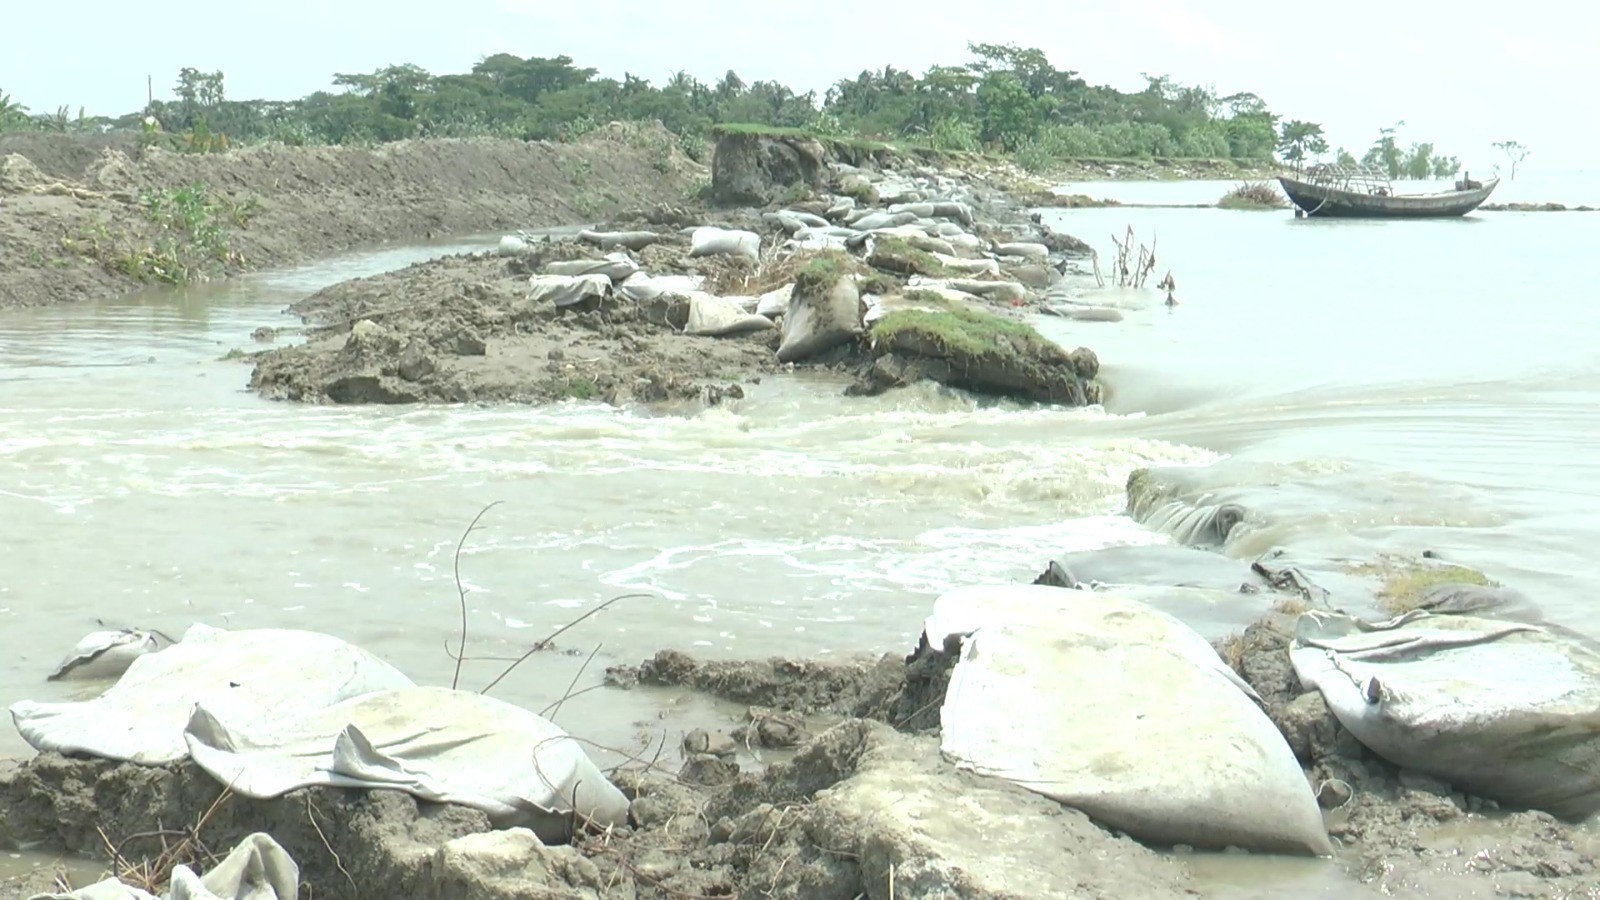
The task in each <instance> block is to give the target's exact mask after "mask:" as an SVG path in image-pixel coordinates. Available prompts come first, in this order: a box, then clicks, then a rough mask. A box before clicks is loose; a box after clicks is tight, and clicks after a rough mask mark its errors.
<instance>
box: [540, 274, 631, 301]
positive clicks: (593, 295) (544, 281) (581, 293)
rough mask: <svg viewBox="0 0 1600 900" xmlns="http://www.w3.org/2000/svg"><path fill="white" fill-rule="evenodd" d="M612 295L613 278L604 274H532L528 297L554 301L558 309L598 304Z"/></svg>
mask: <svg viewBox="0 0 1600 900" xmlns="http://www.w3.org/2000/svg"><path fill="white" fill-rule="evenodd" d="M610 296H611V279H609V278H607V277H606V276H604V275H532V276H529V278H528V299H530V300H532V301H533V302H535V303H553V304H555V306H556V308H557V309H567V308H569V307H574V306H598V305H599V304H601V303H604V302H605V300H606V298H608V297H610Z"/></svg>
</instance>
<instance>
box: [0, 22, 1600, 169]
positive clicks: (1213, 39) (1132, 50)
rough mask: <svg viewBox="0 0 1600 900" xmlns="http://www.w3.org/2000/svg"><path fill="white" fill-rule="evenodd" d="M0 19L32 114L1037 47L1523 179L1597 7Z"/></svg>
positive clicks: (2, 80) (771, 74) (823, 82)
mask: <svg viewBox="0 0 1600 900" xmlns="http://www.w3.org/2000/svg"><path fill="white" fill-rule="evenodd" d="M6 6H7V9H6V10H5V15H4V17H3V18H4V21H5V23H6V29H5V30H6V32H7V33H8V39H7V40H6V41H5V42H4V45H5V50H4V52H3V53H0V90H3V91H6V92H8V93H10V94H11V95H12V96H13V97H14V98H15V99H17V100H19V101H20V102H22V103H24V104H26V105H27V106H29V107H31V108H32V109H33V110H34V111H35V112H38V111H44V110H54V109H55V108H56V107H57V106H60V105H68V106H71V107H72V109H73V111H74V112H75V111H76V110H77V108H78V106H80V105H84V106H87V107H88V109H89V111H90V112H91V113H103V114H118V113H123V112H131V111H133V110H135V109H137V108H139V107H140V106H142V105H143V103H144V100H145V76H146V75H147V74H148V75H153V76H154V77H155V87H156V92H157V95H158V96H170V92H171V85H172V83H173V82H174V81H175V80H176V75H177V71H178V69H179V68H181V67H183V66H186V65H189V66H195V67H197V68H200V69H205V70H211V69H222V70H223V71H224V72H225V73H226V74H227V88H228V96H229V97H231V98H233V99H248V98H255V97H267V98H273V99H286V98H290V97H298V96H302V95H304V94H307V93H309V92H311V91H314V90H318V89H324V88H328V87H330V81H331V78H332V75H333V73H334V72H367V71H371V70H373V69H376V68H380V67H382V66H384V65H388V64H391V63H401V62H413V63H416V64H418V65H421V66H423V67H424V68H426V69H428V70H430V71H432V72H435V73H442V72H461V71H466V70H467V69H468V68H470V67H471V65H472V64H473V62H475V61H476V60H477V59H478V58H480V57H481V56H484V55H487V54H490V53H496V52H502V51H505V52H511V53H516V54H518V55H520V56H530V55H532V56H555V55H558V54H561V53H565V54H567V55H569V56H571V57H573V58H574V60H575V61H576V62H577V63H578V64H580V65H587V66H593V67H595V68H598V69H599V70H600V71H601V73H602V74H603V75H609V76H613V77H619V78H620V77H621V76H622V74H623V72H624V71H629V72H632V73H634V74H636V75H640V76H643V77H646V78H649V79H651V80H652V81H656V82H657V83H659V82H660V81H661V80H663V79H664V78H665V77H666V76H667V75H668V74H670V73H671V72H672V71H674V70H676V69H680V68H681V69H687V70H688V71H689V72H690V73H692V74H694V75H696V76H698V77H700V78H701V79H703V80H712V79H715V78H718V77H720V76H721V75H722V73H723V72H725V71H726V70H728V69H730V68H731V69H734V70H735V71H737V72H738V73H739V74H740V76H741V77H743V78H744V79H745V81H747V82H750V81H756V80H761V79H775V80H778V81H782V82H784V83H786V84H789V85H790V86H793V87H795V88H797V89H800V90H805V89H811V88H815V89H817V90H818V91H819V92H820V91H821V90H824V89H826V88H827V87H828V86H829V85H830V84H832V83H833V82H834V81H837V80H839V79H840V78H845V77H853V76H855V75H856V74H859V73H860V72H861V70H863V69H867V68H872V69H877V68H881V67H882V66H884V65H885V64H890V65H894V66H896V67H898V68H905V69H910V70H912V71H915V72H921V71H923V70H925V69H926V68H928V67H929V66H930V65H933V64H936V63H946V64H957V63H963V62H966V61H967V60H968V58H969V57H968V56H967V53H966V44H967V42H968V41H969V40H970V41H980V42H988V43H1008V42H1011V43H1017V44H1021V45H1022V46H1031V47H1039V48H1041V49H1043V50H1044V51H1045V52H1046V53H1048V54H1049V56H1050V59H1051V61H1052V62H1053V63H1054V64H1055V65H1056V66H1057V67H1058V68H1064V69H1075V70H1077V71H1078V72H1079V73H1081V75H1082V76H1083V77H1084V78H1086V79H1087V80H1089V81H1090V82H1091V83H1107V84H1111V85H1113V86H1116V87H1118V88H1121V89H1124V90H1128V89H1137V88H1139V87H1141V86H1142V85H1143V81H1142V80H1141V79H1140V77H1139V73H1140V72H1150V73H1151V74H1168V75H1171V76H1173V77H1174V78H1175V79H1177V80H1178V81H1181V82H1188V83H1196V82H1198V83H1209V84H1212V85H1214V86H1215V87H1216V89H1217V90H1218V91H1219V92H1220V93H1222V94H1228V93H1233V92H1236V91H1246V90H1248V91H1253V92H1255V93H1257V94H1259V95H1261V96H1262V97H1263V98H1264V99H1265V100H1266V101H1267V102H1268V104H1270V105H1271V107H1272V108H1273V110H1274V111H1276V112H1278V113H1279V114H1280V115H1283V116H1286V117H1290V118H1305V119H1311V120H1312V121H1319V122H1322V123H1323V125H1324V126H1325V127H1326V128H1327V130H1328V132H1329V135H1330V140H1331V142H1332V143H1333V144H1334V145H1335V146H1339V145H1344V146H1348V147H1349V148H1350V149H1352V150H1355V151H1357V155H1359V152H1360V150H1361V149H1363V148H1365V147H1366V146H1367V145H1368V144H1370V143H1371V141H1372V140H1373V139H1374V138H1375V137H1376V136H1377V129H1378V128H1379V127H1380V126H1385V125H1391V124H1393V123H1394V122H1396V121H1398V120H1401V119H1404V120H1405V122H1406V125H1405V127H1404V128H1403V129H1402V130H1401V133H1400V137H1401V140H1402V143H1405V142H1409V141H1410V140H1432V141H1433V142H1434V143H1435V145H1436V146H1437V147H1438V148H1439V150H1440V151H1442V152H1445V153H1451V154H1454V155H1456V156H1459V157H1460V158H1461V159H1462V161H1463V162H1464V163H1465V164H1466V166H1467V168H1468V169H1479V170H1482V171H1483V172H1484V173H1485V174H1487V170H1488V169H1489V167H1490V166H1491V165H1492V164H1493V163H1494V162H1495V161H1497V160H1498V159H1499V156H1498V154H1497V151H1495V150H1493V149H1492V148H1491V147H1490V146H1489V144H1490V142H1492V141H1495V140H1499V139H1505V138H1511V139H1516V140H1520V141H1522V142H1523V143H1524V144H1526V145H1529V146H1531V147H1532V148H1533V149H1534V154H1533V155H1532V156H1531V157H1530V158H1529V159H1528V161H1527V163H1525V164H1524V170H1528V171H1531V170H1535V169H1538V170H1543V171H1546V172H1551V171H1556V170H1566V169H1588V168H1591V167H1592V165H1591V159H1592V158H1593V154H1594V149H1593V148H1594V147H1595V146H1596V142H1595V138H1596V137H1597V134H1596V132H1597V130H1600V126H1597V125H1596V124H1595V120H1594V117H1593V116H1592V115H1590V113H1589V110H1590V108H1591V107H1592V104H1591V103H1590V102H1588V99H1587V97H1586V96H1584V94H1581V93H1580V91H1582V92H1584V93H1586V92H1587V89H1588V87H1589V85H1588V81H1589V78H1590V77H1591V76H1589V75H1586V74H1584V72H1589V71H1592V62H1591V60H1592V59H1593V57H1594V55H1595V54H1596V53H1600V50H1597V49H1596V47H1595V43H1594V42H1595V36H1596V35H1597V34H1600V7H1591V6H1589V5H1588V4H1582V3H1577V2H1573V0H1561V2H1559V3H1558V2H1556V0H1523V2H1520V3H1516V4H1495V5H1488V4H1478V3H1463V4H1459V5H1454V6H1452V5H1439V4H1432V3H1426V4H1425V3H1417V2H1414V0H1409V2H1408V0H1386V2H1373V0H1344V2H1340V3H1317V4H1286V3H1281V2H1272V0H1207V2H1203V3H1202V2H1199V0H1094V2H1085V0H1053V2H1052V0H1035V2H1026V3H1025V2H1015V0H1011V2H1007V0H984V2H976V0H973V2H966V3H960V4H957V3H942V4H940V3H932V2H908V0H797V2H791V3H764V2H760V0H757V2H753V3H742V2H732V0H721V2H707V0H673V2H652V0H628V2H622V0H586V2H583V3H571V2H563V0H453V2H449V3H441V2H424V0H233V2H231V3H226V2H225V3H221V4H219V3H217V2H215V0H206V2H201V0H146V2H143V3H128V2H125V0H88V2H86V3H80V4H78V5H77V6H75V7H72V16H71V19H70V21H64V20H63V18H62V9H63V8H61V7H56V6H55V5H54V4H49V3H41V2H37V0H12V2H10V3H7V4H6ZM18 38H20V39H18ZM1580 67H1581V68H1582V69H1583V72H1580Z"/></svg>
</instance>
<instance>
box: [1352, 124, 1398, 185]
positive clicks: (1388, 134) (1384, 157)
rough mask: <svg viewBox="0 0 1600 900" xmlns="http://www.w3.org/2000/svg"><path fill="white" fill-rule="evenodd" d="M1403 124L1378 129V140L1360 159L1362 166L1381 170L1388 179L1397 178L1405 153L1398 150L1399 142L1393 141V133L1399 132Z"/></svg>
mask: <svg viewBox="0 0 1600 900" xmlns="http://www.w3.org/2000/svg"><path fill="white" fill-rule="evenodd" d="M1404 124H1406V123H1405V122H1403V121H1402V122H1396V123H1394V124H1393V125H1391V126H1389V127H1388V128H1380V129H1378V139H1377V140H1376V141H1374V142H1373V144H1372V146H1371V147H1369V148H1368V149H1367V153H1366V155H1365V156H1363V157H1362V158H1361V162H1362V164H1364V165H1368V166H1371V167H1372V168H1374V169H1381V170H1382V171H1384V172H1385V173H1387V174H1388V176H1389V177H1390V178H1399V177H1400V173H1401V171H1402V170H1403V169H1404V167H1405V152H1404V151H1403V150H1401V149H1400V144H1399V142H1398V141H1396V140H1395V132H1397V131H1399V130H1400V126H1402V125H1404Z"/></svg>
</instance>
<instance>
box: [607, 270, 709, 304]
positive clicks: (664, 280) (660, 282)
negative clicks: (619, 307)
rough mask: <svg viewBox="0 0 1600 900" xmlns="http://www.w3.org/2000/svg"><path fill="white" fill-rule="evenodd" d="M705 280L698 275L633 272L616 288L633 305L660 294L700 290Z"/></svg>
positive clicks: (686, 292) (652, 298)
mask: <svg viewBox="0 0 1600 900" xmlns="http://www.w3.org/2000/svg"><path fill="white" fill-rule="evenodd" d="M704 281H705V279H703V278H701V277H700V276H698V275H650V274H648V273H645V272H635V273H634V274H632V275H630V276H628V278H627V279H626V280H625V281H623V282H622V284H620V285H618V286H617V290H618V291H619V292H620V293H621V294H622V296H624V297H627V298H628V299H629V300H632V301H634V302H635V303H643V302H644V301H646V300H654V299H655V298H657V297H659V296H661V295H662V294H688V293H692V292H694V291H697V290H699V289H700V285H701V284H702V283H704Z"/></svg>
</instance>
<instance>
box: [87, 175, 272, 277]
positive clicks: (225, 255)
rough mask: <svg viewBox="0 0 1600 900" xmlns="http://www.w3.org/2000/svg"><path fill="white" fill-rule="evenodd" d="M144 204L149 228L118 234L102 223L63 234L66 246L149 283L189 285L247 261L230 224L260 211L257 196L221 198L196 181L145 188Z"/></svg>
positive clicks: (238, 223) (245, 220) (244, 221)
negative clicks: (235, 242) (233, 242)
mask: <svg viewBox="0 0 1600 900" xmlns="http://www.w3.org/2000/svg"><path fill="white" fill-rule="evenodd" d="M140 203H141V205H142V206H143V207H144V213H145V219H146V221H147V222H148V223H149V226H150V228H149V230H148V231H147V232H146V233H144V234H141V235H138V236H134V235H126V236H123V237H122V238H121V239H117V238H114V237H113V236H112V234H111V231H110V229H109V228H108V227H106V226H105V224H104V223H102V224H101V225H100V226H98V227H97V228H93V229H87V230H84V231H82V232H80V233H79V234H78V235H77V236H76V237H64V238H62V241H61V243H62V247H63V249H65V250H67V251H68V252H70V253H74V254H76V255H78V256H82V257H87V258H90V259H95V260H98V261H99V262H100V263H102V264H103V265H105V266H106V267H107V268H109V269H111V270H112V271H114V272H121V273H122V274H124V275H127V276H128V277H130V278H132V279H134V280H135V281H141V282H146V283H161V284H174V285H182V284H189V283H190V282H194V281H201V280H204V279H206V278H209V277H211V276H213V275H217V274H221V273H223V272H225V271H226V270H227V268H228V267H229V266H233V265H241V264H242V263H243V258H242V257H240V255H239V254H238V253H236V252H235V251H234V250H233V248H232V246H231V244H230V242H229V233H228V228H229V227H230V226H232V227H243V226H245V225H246V224H248V223H249V221H250V219H251V218H252V217H254V216H255V214H256V201H255V200H254V199H253V198H251V199H248V200H245V201H243V202H240V203H233V202H231V201H230V202H226V203H219V202H218V201H217V200H215V199H214V198H213V197H212V196H211V194H210V193H209V192H208V191H207V190H206V188H205V186H204V185H200V184H194V185H190V186H188V187H181V188H172V189H169V190H165V191H150V192H146V193H145V194H144V195H143V196H142V197H140Z"/></svg>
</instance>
